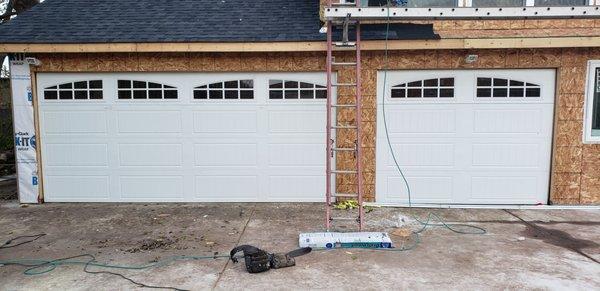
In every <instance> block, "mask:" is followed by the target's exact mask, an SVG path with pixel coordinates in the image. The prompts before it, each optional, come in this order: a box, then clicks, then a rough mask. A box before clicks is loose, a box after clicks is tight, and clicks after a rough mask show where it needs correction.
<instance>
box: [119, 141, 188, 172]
mask: <svg viewBox="0 0 600 291" xmlns="http://www.w3.org/2000/svg"><path fill="white" fill-rule="evenodd" d="M182 161H183V145H182V144H151V143H140V144H119V166H121V167H164V166H168V167H181V166H183V162H182Z"/></svg>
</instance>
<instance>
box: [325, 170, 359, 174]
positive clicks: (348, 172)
mask: <svg viewBox="0 0 600 291" xmlns="http://www.w3.org/2000/svg"><path fill="white" fill-rule="evenodd" d="M331 173H333V174H357V173H358V171H349V170H333V171H331Z"/></svg>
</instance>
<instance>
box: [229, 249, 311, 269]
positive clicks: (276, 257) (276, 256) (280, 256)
mask: <svg viewBox="0 0 600 291" xmlns="http://www.w3.org/2000/svg"><path fill="white" fill-rule="evenodd" d="M311 251H312V249H311V248H299V249H296V250H293V251H291V252H288V253H268V252H266V251H264V250H261V249H259V248H257V247H255V246H251V245H241V246H238V247H235V248H234V249H233V250H231V252H230V253H229V258H230V259H231V261H233V262H234V263H237V262H238V261H237V258H235V254H237V253H238V252H243V253H244V261H245V262H246V270H248V272H250V273H261V272H265V271H268V270H269V269H280V268H285V267H292V266H295V265H296V260H295V259H294V258H295V257H299V256H302V255H306V254H308V253H310V252H311Z"/></svg>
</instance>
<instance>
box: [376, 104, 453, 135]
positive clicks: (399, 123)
mask: <svg viewBox="0 0 600 291" xmlns="http://www.w3.org/2000/svg"><path fill="white" fill-rule="evenodd" d="M426 107H430V108H431V109H423V108H422V107H421V106H415V105H409V106H403V107H402V108H403V109H388V110H386V114H387V120H388V130H389V132H390V134H406V133H409V134H410V133H412V134H415V133H418V134H424V133H431V134H436V133H440V134H454V133H456V110H439V108H435V107H432V106H426Z"/></svg>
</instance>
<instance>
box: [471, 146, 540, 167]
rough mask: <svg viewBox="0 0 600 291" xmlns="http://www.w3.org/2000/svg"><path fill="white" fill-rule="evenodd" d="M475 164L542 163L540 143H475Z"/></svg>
mask: <svg viewBox="0 0 600 291" xmlns="http://www.w3.org/2000/svg"><path fill="white" fill-rule="evenodd" d="M472 149H473V150H472V151H471V152H472V153H473V166H492V167H533V168H537V167H538V166H539V164H540V161H539V156H538V153H539V152H540V145H539V143H532V144H501V143H494V144H473V148H472Z"/></svg>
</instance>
